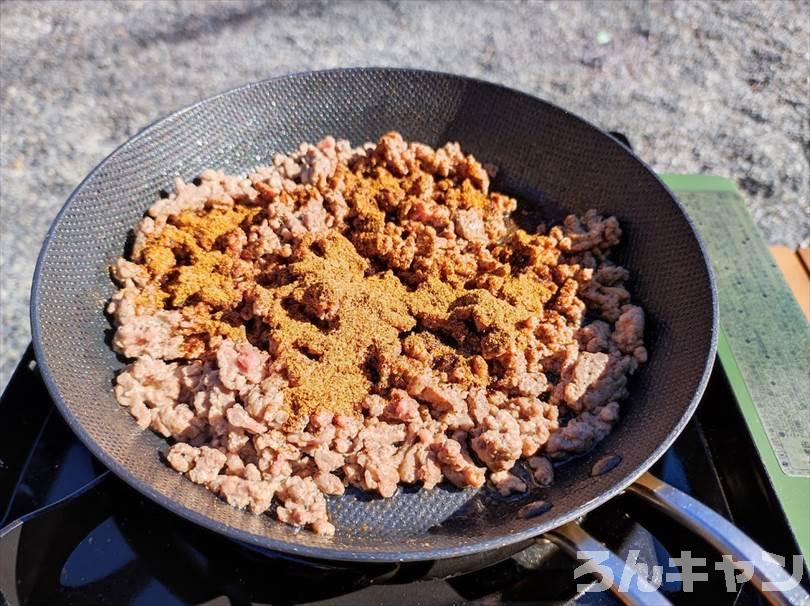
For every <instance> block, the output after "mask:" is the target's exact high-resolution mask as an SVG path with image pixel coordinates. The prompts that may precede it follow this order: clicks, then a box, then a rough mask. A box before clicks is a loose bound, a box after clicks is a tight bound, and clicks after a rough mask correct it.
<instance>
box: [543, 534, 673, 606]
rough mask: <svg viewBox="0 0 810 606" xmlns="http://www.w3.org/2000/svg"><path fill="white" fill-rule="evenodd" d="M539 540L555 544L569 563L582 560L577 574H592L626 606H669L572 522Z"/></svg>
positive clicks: (606, 549) (638, 577)
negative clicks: (580, 571)
mask: <svg viewBox="0 0 810 606" xmlns="http://www.w3.org/2000/svg"><path fill="white" fill-rule="evenodd" d="M543 537H544V538H545V539H548V540H550V541H552V542H553V543H556V544H557V545H558V546H559V547H560V548H561V549H562V550H563V551H565V552H566V553H567V554H568V555H569V556H570V557H571V558H572V559H576V560H579V561H582V560H583V556H585V563H584V564H583V565H582V566H581V567H580V568H578V569H577V570H586V571H587V572H589V573H591V574H593V575H594V576H595V577H596V578H597V579H598V580H599V581H600V583H602V587H607V588H608V589H610V592H611V593H612V594H613V595H615V596H616V597H617V598H618V599H619V600H621V602H622V603H623V604H626V606H672V605H671V602H670V601H669V600H668V599H666V598H665V597H664V596H663V594H661V593H659V592H658V590H657V589H656V587H655V586H654V585H652V584H651V583H650V582H649V581H647V579H646V578H645V577H644V576H643V575H641V574H639V573H638V571H636V570H633V569H632V568H630V567H629V566H628V565H627V564H625V562H624V561H622V559H621V558H620V557H619V556H617V555H616V554H615V553H613V552H612V551H610V550H609V549H608V548H607V547H605V546H604V545H603V544H602V543H600V542H599V541H597V540H596V539H594V538H593V537H592V536H591V535H589V534H588V533H587V532H585V531H584V530H583V529H582V527H581V526H580V525H579V524H577V523H576V522H569V523H568V524H565V525H563V526H560V527H558V528H555V529H554V530H552V531H550V532H547V533H546V534H545V535H543ZM605 556H607V557H606V559H605ZM583 567H584V568H583Z"/></svg>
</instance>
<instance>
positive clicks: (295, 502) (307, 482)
mask: <svg viewBox="0 0 810 606" xmlns="http://www.w3.org/2000/svg"><path fill="white" fill-rule="evenodd" d="M277 496H278V498H279V499H280V500H281V502H282V503H283V505H282V506H281V507H279V508H278V510H277V512H276V515H278V519H279V520H281V521H282V522H286V523H287V524H294V525H295V526H307V527H309V528H311V529H312V530H314V531H315V532H316V533H317V534H323V535H327V536H331V535H333V534H335V527H334V526H333V525H332V524H331V523H330V522H329V518H328V516H327V513H326V501H325V500H324V498H323V493H322V492H321V491H320V490H318V486H317V484H316V483H315V481H314V480H313V479H312V478H298V477H291V478H288V479H287V480H285V481H284V483H283V484H282V485H281V489H280V490H279V491H278V492H277Z"/></svg>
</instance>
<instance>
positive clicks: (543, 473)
mask: <svg viewBox="0 0 810 606" xmlns="http://www.w3.org/2000/svg"><path fill="white" fill-rule="evenodd" d="M527 462H528V463H529V467H531V469H532V477H534V480H535V482H537V483H538V484H540V486H550V485H551V484H552V483H553V482H554V467H553V466H552V465H551V461H549V460H548V459H547V458H546V457H531V458H529V459H528V460H527Z"/></svg>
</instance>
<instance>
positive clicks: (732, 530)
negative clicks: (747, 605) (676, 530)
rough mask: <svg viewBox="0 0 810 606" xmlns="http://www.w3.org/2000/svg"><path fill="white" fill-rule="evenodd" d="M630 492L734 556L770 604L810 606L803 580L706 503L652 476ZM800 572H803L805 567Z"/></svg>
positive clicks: (638, 482)
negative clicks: (796, 577)
mask: <svg viewBox="0 0 810 606" xmlns="http://www.w3.org/2000/svg"><path fill="white" fill-rule="evenodd" d="M629 490H630V492H631V493H632V494H634V495H637V496H638V497H641V498H642V499H644V500H645V501H647V502H649V503H650V504H652V505H653V506H654V507H655V508H656V509H658V510H659V511H661V512H662V513H664V514H666V515H667V516H669V517H670V518H672V519H673V520H675V521H676V522H678V523H679V524H681V525H682V526H684V527H686V528H687V529H689V530H691V531H692V532H694V533H695V534H697V535H698V536H699V537H701V538H702V539H703V540H705V541H706V542H707V543H708V544H709V545H711V546H712V547H713V548H715V549H716V550H717V551H719V552H720V553H721V554H724V555H729V556H731V560H732V562H734V563H735V564H737V567H738V568H739V569H740V570H743V572H745V573H746V576H749V575H750V580H751V582H752V583H753V584H754V586H755V587H756V588H757V589H758V590H759V591H760V593H762V596H763V597H764V598H765V599H766V600H767V601H768V602H769V603H771V604H774V605H780V606H781V605H788V604H802V605H808V604H810V595H808V594H807V592H806V591H805V590H804V589H803V588H802V587H801V586H800V585H799V582H798V581H799V580H800V579H801V577H799V579H795V578H794V577H792V576H791V575H790V574H789V573H788V572H787V571H786V570H785V569H784V568H782V566H781V565H780V564H778V563H777V562H776V560H774V559H773V558H771V557H770V556H769V554H767V552H766V551H765V550H764V549H762V548H761V547H760V546H759V545H757V544H756V543H755V542H754V541H752V540H751V539H750V538H749V537H748V536H746V535H745V534H744V533H743V532H742V531H740V530H739V529H738V528H737V527H736V526H734V525H733V524H732V523H731V522H729V521H728V520H726V519H725V518H724V517H722V516H721V515H719V514H718V513H715V512H714V511H713V510H711V509H710V508H709V507H707V506H706V505H704V504H703V503H701V502H699V501H697V500H695V499H693V498H692V497H690V496H689V495H687V494H685V493H683V492H681V491H680V490H678V489H677V488H674V487H672V486H670V485H669V484H667V483H666V482H662V481H661V480H659V479H658V478H656V477H655V476H653V475H651V474H649V473H645V474H644V475H643V476H641V477H640V478H639V479H638V480H637V481H636V483H635V484H633V485H632V486H631V487H630V488H629ZM794 566H795V564H794ZM799 570H800V572H801V571H802V566H801V565H799ZM794 574H795V572H794Z"/></svg>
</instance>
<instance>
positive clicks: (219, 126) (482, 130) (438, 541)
mask: <svg viewBox="0 0 810 606" xmlns="http://www.w3.org/2000/svg"><path fill="white" fill-rule="evenodd" d="M392 129H395V130H398V131H400V132H401V133H402V134H403V136H404V137H405V138H406V139H408V140H414V141H422V142H425V143H428V144H430V145H433V146H438V145H441V144H443V143H445V142H447V141H458V142H460V143H461V145H462V147H463V149H464V150H465V151H467V152H471V153H473V154H474V155H475V156H476V157H477V158H480V159H481V160H483V161H485V162H492V163H494V164H496V165H498V167H499V173H498V177H497V178H496V179H495V182H494V184H493V188H494V189H496V190H500V191H504V192H507V193H510V194H512V195H515V196H516V197H518V198H519V199H520V200H521V201H522V204H524V206H525V207H526V208H529V209H533V210H535V211H539V214H541V215H543V216H545V217H546V218H552V219H553V218H556V217H559V216H560V215H561V214H562V213H563V212H575V213H582V212H584V211H585V210H586V209H588V208H591V207H594V208H597V209H598V210H599V211H600V212H602V213H607V214H614V215H616V216H617V217H618V218H619V220H620V221H621V224H622V228H623V230H624V232H625V234H626V235H625V237H624V243H623V244H622V246H621V247H620V249H619V250H618V255H617V261H618V262H619V263H621V264H622V265H624V266H625V267H628V268H629V269H630V270H631V272H632V285H631V287H632V291H633V293H634V296H635V297H636V298H637V300H638V301H640V302H641V304H642V305H643V307H644V309H645V310H646V312H647V317H648V329H647V334H646V343H647V348H648V350H649V352H650V359H649V362H648V363H647V364H646V365H644V366H643V367H642V368H641V370H640V371H639V372H638V374H637V375H636V377H634V379H633V381H632V384H631V396H630V398H629V399H628V400H627V401H626V402H624V403H623V418H622V420H621V422H620V423H619V425H618V426H617V427H616V429H615V430H614V431H613V433H612V434H611V435H610V436H608V437H607V438H606V439H605V440H604V441H603V442H602V443H600V444H599V445H598V447H597V448H596V449H595V450H594V451H593V452H590V453H589V454H587V455H585V456H582V457H580V458H579V459H577V460H574V461H571V462H568V463H567V464H565V465H564V467H563V468H562V469H560V470H558V472H557V474H556V475H557V481H556V483H555V484H554V485H553V486H551V487H548V488H537V489H535V490H534V491H533V492H532V493H531V494H528V495H525V496H523V497H521V498H510V499H502V498H498V497H495V496H493V495H492V494H490V493H488V492H486V491H482V492H479V493H476V492H474V491H471V490H457V489H455V488H452V487H449V486H446V485H441V486H439V487H437V488H436V489H435V490H433V491H417V490H410V489H401V490H400V491H399V492H398V494H397V495H396V496H395V497H394V498H391V499H376V498H369V497H368V496H367V495H362V494H358V493H354V492H351V491H350V492H348V493H347V494H346V495H345V496H342V497H340V498H335V499H332V500H331V501H330V514H331V518H332V520H333V522H334V523H335V525H336V526H337V529H338V530H337V534H336V536H335V537H334V538H324V537H320V536H317V535H315V534H313V533H310V532H299V531H296V530H295V529H293V528H292V527H290V526H287V525H284V524H281V523H278V522H276V521H274V520H273V519H271V518H270V517H269V516H253V515H250V514H248V513H245V512H241V511H238V510H236V509H234V508H232V507H230V506H228V505H226V504H225V503H223V502H222V501H220V500H218V499H217V498H216V497H215V496H214V495H212V494H211V493H210V492H208V491H207V490H205V489H204V488H202V487H200V486H197V485H194V484H192V483H191V482H189V481H188V480H186V479H185V478H183V477H182V476H180V475H179V474H177V473H176V472H174V471H172V470H171V469H169V468H168V467H167V466H166V465H165V464H164V463H163V462H161V460H160V458H159V455H158V451H160V450H163V449H165V447H166V443H165V442H164V441H163V440H162V439H161V438H160V437H158V436H157V435H155V434H154V433H152V432H149V431H140V430H138V428H137V427H136V425H135V423H134V422H133V420H132V418H131V417H130V416H129V414H128V413H127V412H126V411H125V410H124V409H123V408H122V407H121V406H119V405H118V404H117V403H116V401H115V399H114V397H113V394H112V381H113V377H114V375H115V373H116V371H117V370H118V369H119V368H120V367H121V366H122V362H121V361H120V360H119V359H118V358H117V357H116V355H115V354H114V353H113V351H112V350H111V349H110V346H109V341H108V337H109V333H110V325H109V323H108V320H107V319H106V317H105V316H104V313H103V308H104V305H105V302H106V301H107V300H108V299H109V297H110V296H111V295H112V293H113V292H114V286H113V284H112V283H111V282H110V278H109V274H108V267H109V266H110V264H112V263H113V262H114V260H115V259H116V257H118V256H120V255H121V254H122V252H123V250H124V247H125V242H126V238H127V232H128V231H129V230H130V229H131V228H132V226H134V225H135V223H136V222H137V221H138V220H139V219H140V217H141V216H142V214H143V212H144V211H145V210H146V208H147V207H148V206H149V205H150V204H151V203H152V202H153V201H154V199H155V198H156V197H157V195H158V193H159V192H160V191H161V190H170V189H171V188H172V186H173V185H172V183H173V180H174V178H175V177H176V176H178V175H179V176H181V177H183V178H184V179H186V180H190V179H193V178H194V177H195V176H197V175H198V174H199V173H200V172H202V171H203V170H204V169H206V168H218V169H223V170H225V171H226V172H230V173H241V172H245V171H247V170H248V169H250V168H251V167H253V166H255V165H257V164H261V163H266V162H268V161H269V160H270V158H271V157H272V154H273V153H275V152H279V151H288V150H293V149H295V148H296V147H297V146H298V144H299V143H301V142H303V141H317V140H319V139H320V138H321V137H322V136H324V135H326V134H332V135H334V136H335V137H339V138H347V139H349V140H350V141H352V142H353V143H355V144H358V143H361V142H364V141H368V140H376V139H377V138H378V137H379V136H380V135H381V134H382V133H384V132H386V131H388V130H392ZM31 318H32V325H33V334H34V347H35V350H36V355H37V360H38V362H39V364H40V367H41V369H42V374H43V377H44V379H45V382H46V384H47V386H48V388H49V390H50V392H51V394H52V396H53V399H54V401H55V402H56V404H57V406H58V407H59V409H60V411H61V412H62V414H63V415H64V417H65V419H66V420H67V422H68V424H69V425H70V427H71V428H72V429H73V431H75V432H76V434H77V435H78V436H79V438H81V440H82V441H83V442H84V443H85V444H86V445H87V447H88V448H89V449H90V450H91V451H92V452H93V454H95V455H96V456H97V457H98V458H99V459H100V460H101V461H102V462H103V463H104V464H105V465H106V466H107V467H109V468H110V469H111V470H112V471H113V472H115V473H116V474H117V475H118V476H120V477H121V478H122V479H124V480H125V481H126V482H128V483H129V484H130V485H132V486H133V487H134V488H136V489H137V490H139V491H140V492H142V493H143V494H145V495H146V496H148V497H149V498H151V499H153V500H155V501H157V502H158V503H159V504H161V505H163V506H164V507H166V508H168V509H170V510H172V511H174V512H176V513H178V514H180V515H181V516H184V517H186V518H188V519H190V520H192V521H194V522H196V523H198V524H201V525H203V526H206V527H208V528H211V529H213V530H215V531H217V532H220V533H222V534H224V535H227V536H229V537H231V538H233V539H237V540H239V541H243V542H247V543H251V544H254V545H257V546H260V547H263V548H268V549H273V550H279V551H283V552H288V553H295V554H299V555H302V556H307V557H313V558H327V559H331V560H335V559H336V560H352V561H413V560H426V559H432V560H433V559H442V558H458V557H462V556H474V555H475V554H480V553H483V552H489V551H491V550H499V553H503V552H504V550H506V551H508V549H506V548H508V547H510V546H518V545H522V544H525V542H526V540H528V539H531V538H533V537H537V536H539V535H541V534H542V533H545V532H547V531H551V530H552V529H555V528H560V527H562V530H560V531H558V532H557V534H556V535H554V536H555V537H556V539H557V540H558V541H560V542H562V543H566V544H568V545H569V546H571V545H576V544H580V545H581V544H583V543H582V541H585V540H586V539H587V537H584V536H583V535H581V534H577V532H581V531H578V530H577V529H576V527H572V526H570V525H568V526H566V524H567V523H569V522H571V521H572V520H576V519H577V518H578V517H580V516H582V515H583V514H585V513H586V512H588V511H589V510H591V509H593V508H595V507H597V506H598V505H600V504H601V503H603V502H605V501H606V500H608V499H610V498H611V497H613V496H615V495H617V494H618V493H620V492H622V491H623V490H625V489H626V488H627V487H628V486H630V485H631V484H633V482H634V481H636V480H637V479H639V477H640V476H642V474H644V473H645V471H646V470H647V469H648V468H649V467H650V466H651V465H652V464H653V463H654V462H655V460H656V459H658V458H659V457H660V456H661V455H662V454H663V453H664V452H665V451H666V450H667V449H668V448H669V446H670V445H671V444H672V442H673V441H674V440H675V438H676V437H677V436H678V434H679V432H680V431H681V429H682V428H683V427H684V426H685V425H686V423H687V421H688V420H689V418H690V416H691V415H692V412H693V411H694V410H695V407H696V406H697V404H698V401H699V399H700V396H701V394H702V392H703V389H704V387H705V385H706V381H707V379H708V377H709V371H710V368H711V365H712V361H713V359H714V353H715V345H716V336H717V300H716V293H715V287H714V283H713V280H712V274H711V270H710V268H709V264H708V262H707V259H706V254H705V251H704V248H703V246H702V245H701V243H700V240H699V238H698V236H697V234H696V233H695V229H694V227H693V225H692V224H691V222H690V220H689V218H688V217H687V215H686V213H685V212H684V210H683V208H682V207H681V205H680V204H679V203H678V202H677V200H675V198H674V197H673V195H672V193H671V192H670V191H669V190H668V189H667V188H666V187H665V186H664V185H663V184H662V183H661V181H660V180H659V179H658V178H657V177H656V176H655V174H654V173H653V172H652V171H651V170H650V169H649V168H648V167H647V166H646V165H645V164H644V163H643V162H642V161H641V160H639V159H638V158H637V157H636V156H635V155H633V153H631V152H630V151H629V150H628V149H627V148H625V147H624V146H622V145H621V144H619V143H618V142H617V141H616V140H614V139H613V138H611V137H610V136H609V135H607V134H606V133H604V132H602V131H601V130H599V129H597V128H595V127H594V126H592V125H591V124H589V123H587V122H586V121H584V120H582V119H580V118H578V117H576V116H574V115H573V114H570V113H568V112H566V111H565V110H563V109H560V108H559V107H556V106H554V105H552V104H550V103H547V102H544V101H541V100H539V99H536V98H534V97H531V96H528V95H525V94H522V93H519V92H516V91H513V90H509V89H507V88H503V87H500V86H496V85H493V84H488V83H485V82H481V81H477V80H472V79H469V78H464V77H460V76H453V75H446V74H439V73H430V72H423V71H416V70H398V69H349V70H337V71H326V72H315V73H303V74H297V75H292V76H286V77H281V78H276V79H272V80H267V81H264V82H259V83H256V84H250V85H247V86H244V87H241V88H238V89H235V90H233V91H230V92H227V93H224V94H221V95H218V96H216V97H213V98H211V99H207V100H205V101H202V102H200V103H198V104H196V105H193V106H191V107H188V108H186V109H184V110H181V111H179V112H177V113H175V114H172V115H171V116H169V117H167V118H165V119H163V120H160V121H159V122H157V123H155V124H153V125H152V126H150V127H148V128H146V129H145V130H144V131H142V132H141V133H139V134H138V135H136V136H135V137H133V138H132V139H130V140H129V141H128V142H127V143H126V144H124V145H123V146H122V147H120V148H119V149H117V150H116V151H115V152H114V153H113V154H112V155H110V156H109V157H108V158H107V159H106V160H104V161H103V162H102V163H101V164H100V165H99V166H98V167H97V168H96V169H95V170H94V171H93V172H92V173H91V174H90V175H89V176H88V177H87V178H86V179H85V180H84V181H83V182H82V183H81V185H79V187H78V188H77V189H76V191H75V192H74V193H73V194H72V195H71V196H70V198H69V200H68V201H67V203H66V204H65V207H64V208H63V209H62V211H61V212H60V213H59V216H58V217H57V219H56V220H55V222H54V224H53V226H52V227H51V230H50V232H49V233H48V236H47V239H46V241H45V244H44V246H43V249H42V253H41V255H40V258H39V263H38V266H37V270H36V274H35V278H34V284H33V291H32V303H31ZM606 454H618V455H620V456H621V459H622V461H621V463H620V464H619V465H618V466H617V467H615V468H614V469H612V470H611V471H609V472H608V473H605V474H602V475H597V476H592V475H591V469H592V467H593V465H594V463H595V462H596V461H597V460H598V459H599V458H600V457H603V456H605V455H606ZM645 478H646V482H647V484H646V485H644V484H637V485H636V486H635V487H634V489H635V490H637V491H641V492H645V491H646V492H647V493H649V494H648V496H655V495H659V496H660V493H661V490H659V489H660V488H661V487H656V486H653V485H652V483H654V479H653V478H649V477H645ZM645 486H646V488H645ZM538 499H542V500H544V501H546V502H547V503H549V504H551V508H550V509H549V510H548V511H546V512H545V513H543V514H541V515H538V516H535V517H530V518H525V517H521V516H518V515H517V513H518V511H519V510H520V509H521V508H522V507H524V506H525V505H526V504H527V503H528V502H531V501H535V500H538ZM566 529H567V530H566Z"/></svg>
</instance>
